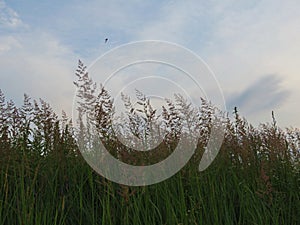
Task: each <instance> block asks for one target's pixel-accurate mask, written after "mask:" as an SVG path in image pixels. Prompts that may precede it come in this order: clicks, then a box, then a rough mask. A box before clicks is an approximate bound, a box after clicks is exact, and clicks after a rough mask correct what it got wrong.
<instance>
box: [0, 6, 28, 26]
mask: <svg viewBox="0 0 300 225" xmlns="http://www.w3.org/2000/svg"><path fill="white" fill-rule="evenodd" d="M25 27H26V25H25V24H24V23H23V22H22V20H21V19H20V17H19V15H18V13H17V12H15V11H14V10H13V9H11V8H10V7H8V6H7V5H6V3H5V2H4V1H3V0H0V30H1V29H2V30H3V29H17V28H25Z"/></svg>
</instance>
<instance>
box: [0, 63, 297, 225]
mask: <svg viewBox="0 0 300 225" xmlns="http://www.w3.org/2000/svg"><path fill="white" fill-rule="evenodd" d="M85 75H86V76H85ZM77 76H78V81H77V82H76V85H77V87H79V89H80V87H81V88H82V89H80V90H83V87H84V86H82V85H88V86H89V87H92V85H93V83H92V82H91V80H90V79H89V78H88V74H87V72H86V71H85V67H84V65H83V64H82V63H79V67H78V70H77ZM82 81H84V82H82ZM90 90H91V89H90ZM101 90H102V91H101V92H100V94H99V95H98V96H97V95H94V97H95V99H96V100H97V101H98V102H97V101H95V102H96V103H97V104H95V105H94V106H93V105H91V104H90V105H91V106H92V107H91V108H90V109H91V110H92V111H91V112H93V113H94V114H93V115H92V116H94V117H93V118H96V119H97V120H96V121H97V129H99V130H100V133H101V135H100V136H101V139H102V141H103V142H104V144H105V145H106V147H107V148H108V149H109V150H110V152H111V153H112V154H113V155H114V156H115V157H117V158H119V159H120V160H123V161H125V162H127V163H131V164H136V165H145V164H149V163H153V162H156V161H157V160H159V159H163V158H165V157H166V156H167V155H168V154H170V152H172V149H174V146H176V143H177V141H178V138H179V136H180V134H182V132H184V129H182V127H183V126H184V124H185V123H186V124H187V122H186V121H188V124H189V128H193V129H195V130H194V131H197V132H199V133H200V136H201V138H200V139H199V142H198V146H197V150H196V152H195V154H194V155H193V158H192V159H191V160H190V162H189V163H188V164H187V165H186V166H185V167H184V168H183V169H182V170H181V171H180V172H178V173H177V174H176V175H174V176H173V177H171V178H170V179H168V180H165V181H163V182H161V183H158V184H155V185H150V186H145V187H129V186H124V185H120V184H117V183H113V182H111V181H109V180H107V179H105V178H103V177H101V176H99V175H98V174H97V173H95V172H94V171H93V170H92V169H91V168H90V167H89V165H88V164H87V163H86V162H85V161H84V159H83V157H82V156H81V153H80V151H79V149H78V139H79V138H86V137H83V136H80V135H83V133H80V132H78V131H77V130H74V129H73V123H80V119H79V120H78V121H70V120H69V119H68V118H67V116H66V115H65V113H63V117H62V118H61V119H59V118H58V116H57V115H56V114H55V113H54V112H53V110H52V109H51V107H50V106H49V104H47V103H46V102H44V101H43V100H40V101H32V100H31V99H30V98H29V97H28V96H27V95H25V96H24V104H23V106H22V107H19V108H18V107H16V106H15V104H14V103H13V102H12V101H6V100H5V97H4V94H3V93H2V92H0V224H3V225H4V224H5V225H6V224H18V225H19V224H22V225H32V224H45V225H46V224H51V225H53V224H102V225H107V224H130V225H133V224H172V225H173V224H205V225H207V224H245V225H249V224H253V225H254V224H261V225H265V224H275V225H276V224H278V225H279V224H280V225H281V224H289V225H297V224H300V213H299V212H300V194H299V193H300V188H299V187H300V174H299V173H300V172H299V170H300V167H299V154H300V153H299V149H300V131H299V130H298V129H293V128H289V129H285V130H283V129H281V128H279V127H278V126H277V124H276V120H275V117H274V114H272V115H273V116H272V117H271V122H270V123H267V124H261V125H260V126H258V127H253V126H252V125H251V124H249V123H248V122H247V121H246V119H244V118H242V117H241V116H240V115H239V113H238V111H237V109H235V110H234V119H233V120H230V119H229V118H228V116H224V115H223V114H222V115H221V117H222V122H223V123H224V124H225V125H226V133H225V139H224V143H223V145H222V148H221V150H220V152H219V154H218V156H217V158H216V159H215V161H214V162H213V163H212V165H211V166H210V167H209V168H208V169H207V170H205V171H203V172H199V171H198V164H199V161H200V159H201V156H202V154H203V151H204V147H205V144H206V141H207V137H208V135H209V132H210V128H211V121H212V118H214V116H217V115H220V114H218V113H217V110H216V109H215V108H214V107H213V106H212V105H211V104H210V103H209V102H207V101H205V100H204V99H203V100H202V103H203V104H202V107H201V108H200V109H194V108H192V106H191V105H190V104H189V103H188V102H187V101H185V100H184V99H183V98H182V97H180V96H177V98H175V102H172V101H171V100H168V101H167V103H166V106H165V107H164V109H163V110H162V113H163V115H162V118H163V124H164V126H163V129H165V130H166V132H167V133H166V136H165V139H164V142H163V144H162V145H160V146H159V147H158V148H157V149H155V150H154V151H155V154H153V153H152V154H144V155H140V154H138V153H137V152H135V151H133V150H132V149H129V148H125V147H123V146H122V145H121V143H119V142H118V140H117V139H116V136H115V133H114V132H113V130H112V127H111V126H110V122H111V118H112V117H111V116H112V115H113V113H114V112H113V102H112V100H111V98H110V96H109V95H108V92H107V91H106V90H105V89H104V88H103V87H102V89H101ZM89 94H91V95H87V93H84V92H81V93H80V92H79V96H80V97H81V99H82V100H83V101H82V104H83V106H84V103H85V102H86V100H91V96H93V95H92V94H93V93H92V92H90V93H89ZM137 94H138V101H140V102H141V103H142V104H143V105H144V107H146V108H144V109H143V110H142V111H141V113H139V111H137V110H135V109H133V110H132V104H130V99H128V98H127V100H126V96H124V100H125V103H126V101H127V103H126V104H127V106H128V107H127V108H128V112H127V114H126V118H123V119H124V121H123V122H124V123H123V124H124V130H123V132H125V131H126V132H133V134H134V132H135V131H137V129H139V128H140V127H142V125H139V124H137V123H136V122H137V121H140V122H142V123H143V126H144V127H147V126H145V124H146V125H147V122H149V121H150V120H152V121H153V120H155V119H156V116H157V114H156V113H154V109H153V108H151V105H150V102H147V101H146V99H144V97H143V95H142V93H141V92H138V93H137ZM85 97H86V98H87V99H85V100H84V98H85ZM101 102H102V105H101V104H99V103H101ZM90 103H91V102H90ZM100 105H101V107H100ZM102 106H103V107H102ZM93 110H94V111H93ZM140 110H141V109H140ZM95 112H96V113H95ZM143 113H144V114H143ZM90 116H91V115H90ZM185 116H188V118H187V117H185ZM128 118H129V120H128ZM142 118H145V119H144V120H143V119H142ZM125 119H127V120H125ZM148 125H149V123H148ZM81 128H82V129H84V131H86V132H87V131H88V129H90V128H88V127H85V126H84V125H83V124H82V126H81ZM144 132H145V133H144V136H143V137H146V136H147V135H148V134H149V133H147V130H144ZM124 134H125V135H129V134H128V133H124ZM136 135H139V133H138V132H137V133H136ZM150 152H151V151H150Z"/></svg>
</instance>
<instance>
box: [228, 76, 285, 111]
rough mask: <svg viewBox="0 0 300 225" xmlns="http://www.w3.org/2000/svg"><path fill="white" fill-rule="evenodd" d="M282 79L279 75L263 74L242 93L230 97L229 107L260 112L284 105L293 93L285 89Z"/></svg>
mask: <svg viewBox="0 0 300 225" xmlns="http://www.w3.org/2000/svg"><path fill="white" fill-rule="evenodd" d="M281 84H282V79H281V78H280V77H279V76H278V75H274V74H272V75H266V76H261V77H260V78H259V79H258V80H257V81H256V82H255V83H253V84H251V85H250V86H248V87H247V88H246V89H245V90H244V91H242V92H241V93H235V94H232V95H231V96H230V97H229V98H228V108H229V109H233V107H238V108H240V109H241V110H242V111H243V112H244V113H246V114H258V113H260V112H262V111H269V110H273V109H274V108H278V107H279V106H282V105H283V104H284V102H285V101H286V99H287V97H288V96H289V95H290V94H291V92H290V91H289V90H286V89H283V88H282V86H281Z"/></svg>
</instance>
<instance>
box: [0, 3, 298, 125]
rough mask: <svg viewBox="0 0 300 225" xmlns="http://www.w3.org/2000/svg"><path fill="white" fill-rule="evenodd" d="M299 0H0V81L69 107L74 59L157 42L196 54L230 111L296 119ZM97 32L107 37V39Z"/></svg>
mask: <svg viewBox="0 0 300 225" xmlns="http://www.w3.org/2000/svg"><path fill="white" fill-rule="evenodd" d="M299 12H300V2H299V1H297V0H294V1H293V0H290V1H280V0H262V1H258V0H254V1H232V0H224V1H216V0H208V1H198V0H195V1H193V0H191V1H142V0H128V1H121V0H113V1H102V0H87V1H78V0H69V1H58V0H53V1H46V0H40V1H33V0H26V1H25V0H7V1H3V0H0V68H1V71H0V89H1V90H2V91H3V92H4V94H5V95H6V97H7V98H8V99H13V100H14V101H15V102H16V103H18V104H21V102H22V98H23V94H24V93H27V94H29V95H30V96H31V97H32V98H34V99H37V98H42V99H45V100H46V101H48V102H49V103H50V104H51V105H52V106H53V108H54V109H55V110H57V111H58V112H60V110H61V109H64V110H65V111H67V112H68V113H69V115H70V112H71V109H72V101H73V96H74V91H75V87H74V85H73V80H75V75H74V71H75V69H76V66H77V61H78V59H81V60H82V61H83V62H84V63H85V64H87V65H90V64H91V63H92V62H93V61H94V60H95V59H96V58H98V57H99V56H100V55H102V54H104V53H105V52H107V51H108V50H111V49H113V48H114V47H117V46H119V45H121V44H125V43H128V42H133V41H141V40H149V39H150V40H151V39H155V40H164V41H169V42H174V43H177V44H179V45H182V46H184V47H186V48H188V49H190V50H192V51H193V52H195V53H196V54H197V55H199V56H200V57H201V58H202V59H203V60H204V61H205V62H206V63H207V64H208V65H209V67H210V68H211V69H212V70H213V71H214V73H215V76H216V78H217V80H218V81H219V84H220V86H221V88H222V91H223V93H224V96H225V100H226V107H227V110H228V111H229V112H232V109H233V107H234V106H237V107H238V108H239V109H240V112H241V114H242V115H244V116H245V117H246V118H247V119H248V120H249V121H250V122H252V123H254V124H257V123H258V122H269V121H270V120H271V111H272V110H274V111H275V115H276V117H277V120H278V123H279V125H281V126H293V127H300V117H299V115H300V105H299V99H300V89H299V85H300V13H299ZM105 38H109V41H108V42H107V43H105V42H104V40H105Z"/></svg>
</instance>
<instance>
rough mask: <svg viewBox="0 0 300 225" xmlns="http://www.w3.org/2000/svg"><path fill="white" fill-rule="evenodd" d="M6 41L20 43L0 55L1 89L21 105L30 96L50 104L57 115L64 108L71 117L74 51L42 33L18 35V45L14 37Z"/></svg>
mask: <svg viewBox="0 0 300 225" xmlns="http://www.w3.org/2000/svg"><path fill="white" fill-rule="evenodd" d="M3 39H6V40H7V42H8V43H10V42H12V43H14V42H16V43H17V44H11V45H10V49H9V50H7V51H6V52H5V54H0V67H1V87H0V88H1V89H2V91H3V92H4V93H5V94H6V96H7V97H8V98H9V99H14V100H15V101H16V102H17V104H21V103H22V97H23V94H24V93H27V94H29V95H30V96H31V97H32V98H34V99H38V98H42V99H44V100H46V101H48V102H50V104H51V106H53V108H54V109H55V110H56V112H58V113H59V112H60V111H61V110H63V109H64V110H66V111H67V112H68V114H69V115H70V113H71V107H72V100H73V99H72V98H73V94H74V93H73V92H74V87H73V85H72V81H73V78H74V77H73V74H74V71H75V68H76V60H77V58H76V56H75V55H74V54H73V53H72V51H70V50H69V49H67V48H66V47H64V46H62V45H61V44H60V43H59V41H58V40H57V39H56V38H55V37H53V36H51V35H49V34H45V33H40V32H34V33H30V34H26V35H25V34H23V35H19V39H20V40H19V41H18V42H17V41H16V40H15V39H13V38H11V37H5V38H3ZM6 46H8V45H6ZM20 46H22V47H20Z"/></svg>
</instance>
